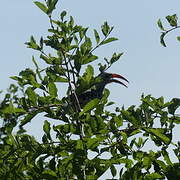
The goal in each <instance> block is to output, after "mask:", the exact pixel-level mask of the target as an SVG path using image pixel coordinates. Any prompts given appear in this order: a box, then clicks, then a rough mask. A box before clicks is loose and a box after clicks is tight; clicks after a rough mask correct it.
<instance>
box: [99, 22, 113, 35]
mask: <svg viewBox="0 0 180 180" xmlns="http://www.w3.org/2000/svg"><path fill="white" fill-rule="evenodd" d="M112 29H113V28H110V26H109V25H108V23H107V22H104V24H103V25H102V26H101V31H102V33H103V35H104V36H106V37H107V36H108V35H109V33H110V32H111V30H112Z"/></svg>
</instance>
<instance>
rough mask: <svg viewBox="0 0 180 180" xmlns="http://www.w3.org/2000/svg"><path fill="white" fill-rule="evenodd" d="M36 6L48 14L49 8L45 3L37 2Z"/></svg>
mask: <svg viewBox="0 0 180 180" xmlns="http://www.w3.org/2000/svg"><path fill="white" fill-rule="evenodd" d="M34 4H36V6H37V7H39V8H40V9H41V10H42V11H43V12H44V13H46V14H47V11H48V8H47V7H46V6H45V5H44V4H43V3H41V2H38V1H35V2H34Z"/></svg>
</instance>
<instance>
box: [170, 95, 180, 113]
mask: <svg viewBox="0 0 180 180" xmlns="http://www.w3.org/2000/svg"><path fill="white" fill-rule="evenodd" d="M179 107H180V99H179V98H173V99H172V100H171V104H170V105H169V106H168V112H169V113H170V114H172V115H174V113H175V111H176V110H177V108H179Z"/></svg>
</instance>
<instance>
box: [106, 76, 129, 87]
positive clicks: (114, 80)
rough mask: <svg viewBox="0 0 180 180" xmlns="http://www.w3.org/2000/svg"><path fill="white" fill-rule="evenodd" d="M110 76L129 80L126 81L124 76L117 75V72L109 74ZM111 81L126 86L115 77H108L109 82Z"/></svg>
mask: <svg viewBox="0 0 180 180" xmlns="http://www.w3.org/2000/svg"><path fill="white" fill-rule="evenodd" d="M111 76H112V78H120V79H123V80H124V81H126V82H128V83H129V81H128V80H127V79H126V78H125V77H123V76H121V75H119V74H111ZM111 82H115V83H119V84H122V85H123V86H125V87H127V85H126V84H124V83H123V82H121V81H118V80H116V79H110V83H111Z"/></svg>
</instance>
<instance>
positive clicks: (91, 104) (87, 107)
mask: <svg viewBox="0 0 180 180" xmlns="http://www.w3.org/2000/svg"><path fill="white" fill-rule="evenodd" d="M98 103H99V99H97V98H96V99H93V100H91V101H90V102H88V103H87V104H86V105H85V106H84V108H83V111H81V112H80V116H82V115H83V114H84V113H86V112H88V111H91V110H92V109H94V108H95V107H96V106H97V105H98Z"/></svg>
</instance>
